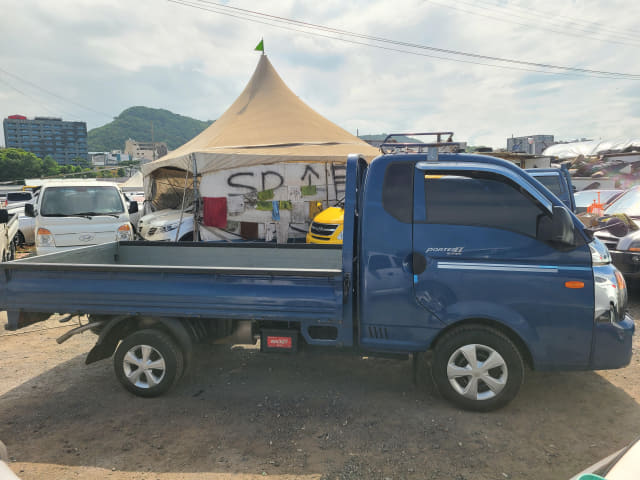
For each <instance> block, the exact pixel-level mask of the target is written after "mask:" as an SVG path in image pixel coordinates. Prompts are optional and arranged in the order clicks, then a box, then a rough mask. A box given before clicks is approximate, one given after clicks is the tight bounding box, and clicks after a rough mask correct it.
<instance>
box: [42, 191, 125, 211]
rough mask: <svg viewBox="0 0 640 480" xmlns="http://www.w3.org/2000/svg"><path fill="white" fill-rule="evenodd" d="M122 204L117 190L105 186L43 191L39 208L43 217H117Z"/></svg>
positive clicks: (122, 208)
mask: <svg viewBox="0 0 640 480" xmlns="http://www.w3.org/2000/svg"><path fill="white" fill-rule="evenodd" d="M120 213H124V204H123V203H122V199H121V197H120V193H119V192H118V189H117V188H115V187H105V186H68V187H67V186H64V187H49V188H47V189H45V191H44V194H43V197H42V203H41V207H40V215H42V216H43V217H73V216H76V215H77V216H82V215H118V214H120Z"/></svg>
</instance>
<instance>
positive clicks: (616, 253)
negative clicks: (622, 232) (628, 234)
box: [609, 250, 640, 278]
mask: <svg viewBox="0 0 640 480" xmlns="http://www.w3.org/2000/svg"><path fill="white" fill-rule="evenodd" d="M609 253H610V254H611V260H612V262H613V264H614V265H615V266H616V267H617V269H618V270H620V272H622V274H623V275H624V276H625V277H627V278H640V252H625V251H622V250H609Z"/></svg>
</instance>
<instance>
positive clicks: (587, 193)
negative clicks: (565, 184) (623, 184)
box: [573, 190, 622, 207]
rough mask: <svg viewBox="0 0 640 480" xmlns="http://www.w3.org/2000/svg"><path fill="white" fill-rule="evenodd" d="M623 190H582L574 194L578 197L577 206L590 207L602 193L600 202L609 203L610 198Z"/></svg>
mask: <svg viewBox="0 0 640 480" xmlns="http://www.w3.org/2000/svg"><path fill="white" fill-rule="evenodd" d="M620 192H622V190H582V191H580V192H576V193H575V194H574V195H573V196H574V198H575V199H576V206H577V207H588V206H589V205H591V204H592V203H593V202H597V201H598V195H600V203H603V204H604V203H608V202H609V199H611V198H612V197H614V196H615V195H617V194H619V193H620Z"/></svg>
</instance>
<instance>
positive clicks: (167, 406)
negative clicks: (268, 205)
mask: <svg viewBox="0 0 640 480" xmlns="http://www.w3.org/2000/svg"><path fill="white" fill-rule="evenodd" d="M631 313H632V314H633V315H634V317H636V318H638V319H640V287H637V286H636V287H634V288H632V290H631ZM4 323H6V317H4V314H2V316H0V325H4ZM43 328H47V329H46V330H43ZM67 328H70V327H69V326H68V325H63V326H61V324H60V323H59V322H58V320H57V319H55V318H52V319H50V320H48V321H47V322H45V323H40V324H37V325H33V326H31V327H29V328H27V329H24V330H21V331H19V332H18V333H17V334H16V333H12V332H7V331H4V330H2V327H0V335H1V336H0V439H2V441H4V442H5V443H6V445H7V447H8V450H9V454H10V455H11V461H10V464H9V465H10V467H11V468H12V469H13V471H14V472H15V473H16V474H18V475H19V476H20V477H21V478H23V479H25V480H28V479H43V478H46V479H50V480H63V479H65V480H66V479H75V478H81V479H102V478H108V479H113V480H118V479H127V480H129V479H141V480H142V479H145V480H153V479H161V480H169V479H187V480H191V479H194V480H195V479H242V480H245V479H252V478H262V477H264V476H268V477H273V478H279V479H327V480H328V479H360V478H363V479H365V478H366V479H380V480H386V479H453V480H484V479H486V480H495V479H510V478H513V479H525V480H526V479H530V480H544V479H568V478H570V477H571V476H572V475H573V474H575V473H576V472H578V471H580V470H582V469H583V468H584V467H586V466H588V465H590V464H591V463H593V462H594V461H596V460H598V459H600V458H601V457H603V456H606V455H608V454H610V453H612V452H613V451H615V450H617V449H619V448H621V447H622V446H624V445H625V444H627V443H628V442H630V441H631V440H633V439H634V438H636V437H637V436H638V435H639V434H640V405H639V402H640V387H639V384H638V378H640V352H639V351H638V350H637V349H634V357H633V359H632V361H631V364H630V365H629V366H628V367H627V368H624V369H621V370H615V371H605V372H576V373H553V374H550V373H531V374H529V375H528V377H527V378H526V381H525V385H524V386H523V388H522V390H521V391H520V394H519V396H518V397H517V398H516V400H515V401H513V402H512V403H511V404H510V405H509V406H507V407H506V408H504V409H502V410H500V411H497V412H493V413H489V414H479V413H470V412H463V411H459V410H456V409H455V408H453V407H451V406H449V405H448V404H447V403H445V402H444V401H443V400H442V399H441V398H440V397H438V395H437V394H436V393H435V390H434V388H433V386H432V385H431V384H430V382H429V381H427V380H425V378H426V374H425V372H424V371H421V376H420V380H419V382H418V385H417V386H414V384H413V383H412V378H411V368H410V364H409V362H408V361H407V362H405V361H398V360H390V359H370V358H360V357H356V356H352V355H346V354H336V353H330V352H304V353H301V354H299V355H296V356H289V355H286V354H262V353H260V352H259V351H258V350H256V349H250V348H231V347H228V346H202V347H200V348H199V349H198V351H197V354H196V355H195V358H196V360H195V364H194V365H193V368H191V370H190V372H189V373H188V374H186V375H185V377H183V379H182V380H181V381H180V383H179V384H178V385H177V386H176V387H175V388H174V389H173V390H171V391H170V392H169V393H168V394H166V395H165V396H163V397H160V398H157V399H142V398H138V397H135V396H133V395H131V394H129V393H127V392H126V391H125V390H124V389H123V388H121V387H120V385H119V384H118V383H117V380H116V379H115V376H114V373H113V370H112V365H111V361H110V360H105V361H102V362H99V363H96V364H92V365H88V366H87V365H85V364H84V358H85V355H86V353H87V352H88V350H89V349H90V348H91V346H92V345H93V342H94V340H95V337H94V336H93V334H91V333H90V332H85V333H83V334H82V335H78V336H76V337H73V338H72V339H71V340H69V341H68V342H66V343H64V344H62V345H57V344H56V342H55V338H56V337H57V336H59V335H61V334H62V333H63V332H64V331H65V330H66V329H67Z"/></svg>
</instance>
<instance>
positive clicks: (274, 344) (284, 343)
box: [267, 336, 293, 348]
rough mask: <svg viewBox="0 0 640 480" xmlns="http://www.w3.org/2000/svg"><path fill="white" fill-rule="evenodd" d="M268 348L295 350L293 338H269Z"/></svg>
mask: <svg viewBox="0 0 640 480" xmlns="http://www.w3.org/2000/svg"><path fill="white" fill-rule="evenodd" d="M267 347H269V348H293V340H292V339H291V337H269V336H267Z"/></svg>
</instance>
